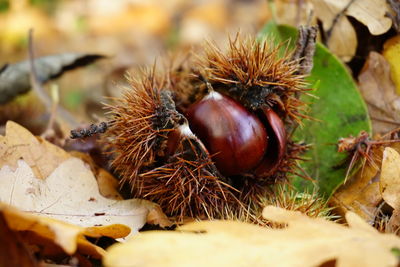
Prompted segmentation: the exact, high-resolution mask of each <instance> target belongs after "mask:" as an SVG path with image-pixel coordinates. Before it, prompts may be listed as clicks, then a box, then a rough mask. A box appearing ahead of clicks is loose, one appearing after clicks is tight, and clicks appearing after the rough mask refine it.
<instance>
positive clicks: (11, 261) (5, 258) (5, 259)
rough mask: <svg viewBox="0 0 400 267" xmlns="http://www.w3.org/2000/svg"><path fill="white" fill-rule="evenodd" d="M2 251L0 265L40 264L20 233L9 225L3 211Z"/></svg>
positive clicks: (27, 266)
mask: <svg viewBox="0 0 400 267" xmlns="http://www.w3.org/2000/svg"><path fill="white" fill-rule="evenodd" d="M0 251H1V253H0V266H23V267H31V266H32V267H33V266H38V264H37V262H36V260H35V259H34V258H33V257H32V254H31V253H30V251H29V250H28V248H27V246H26V244H24V242H23V241H22V240H21V238H20V236H19V234H18V233H17V232H15V231H12V230H11V229H10V228H9V227H8V225H7V222H6V220H5V218H4V215H3V213H1V212H0Z"/></svg>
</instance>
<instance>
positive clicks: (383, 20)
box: [325, 0, 392, 35]
mask: <svg viewBox="0 0 400 267" xmlns="http://www.w3.org/2000/svg"><path fill="white" fill-rule="evenodd" d="M325 1H329V2H331V3H333V2H334V3H336V4H338V3H340V4H341V5H342V6H343V7H344V6H345V5H346V4H347V3H348V2H349V0H325ZM387 12H389V7H388V6H387V4H386V0H356V1H354V3H353V4H352V5H351V6H350V7H349V8H348V9H347V11H346V15H348V16H352V17H354V18H355V19H356V20H358V21H359V22H361V23H362V24H364V25H365V26H367V27H368V30H369V32H370V33H371V34H373V35H380V34H384V33H385V32H387V31H388V30H389V29H390V27H392V20H391V19H390V18H389V17H387V16H386V13H387Z"/></svg>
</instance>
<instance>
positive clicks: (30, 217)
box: [0, 203, 104, 258]
mask: <svg viewBox="0 0 400 267" xmlns="http://www.w3.org/2000/svg"><path fill="white" fill-rule="evenodd" d="M0 211H1V212H2V213H3V215H4V217H5V219H6V221H7V224H8V226H9V227H10V228H11V229H12V230H14V231H31V232H34V233H36V234H37V235H39V236H41V237H43V238H46V239H48V240H53V242H54V243H55V244H57V245H59V246H60V247H61V248H62V249H63V250H64V251H65V252H66V253H67V254H69V255H71V254H73V253H75V252H76V251H77V249H78V248H79V250H83V251H85V252H87V253H85V254H89V255H91V256H93V257H95V258H101V257H102V256H103V255H104V250H103V249H102V248H100V247H98V246H95V245H94V244H92V243H90V242H88V241H87V240H86V239H85V237H84V235H85V236H91V237H100V236H102V233H101V232H100V231H97V232H93V231H90V230H89V231H86V229H85V228H83V227H80V226H76V225H72V224H68V223H65V222H62V221H59V220H55V219H52V218H47V217H44V216H37V215H34V214H29V213H27V212H21V211H19V210H17V209H16V208H14V207H11V206H9V205H5V204H2V203H0Z"/></svg>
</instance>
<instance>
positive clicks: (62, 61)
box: [0, 53, 104, 104]
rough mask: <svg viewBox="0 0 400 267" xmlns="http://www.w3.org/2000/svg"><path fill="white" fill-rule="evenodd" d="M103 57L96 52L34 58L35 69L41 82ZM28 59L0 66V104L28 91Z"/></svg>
mask: <svg viewBox="0 0 400 267" xmlns="http://www.w3.org/2000/svg"><path fill="white" fill-rule="evenodd" d="M101 58H104V56H102V55H97V54H80V53H64V54H57V55H51V56H45V57H41V58H38V59H35V69H36V72H37V75H38V78H39V79H40V81H41V82H45V81H48V80H51V79H54V78H57V77H59V76H61V75H62V74H63V73H64V72H66V71H68V70H72V69H76V68H78V67H82V66H86V65H88V64H90V63H93V62H95V61H96V60H98V59H101ZM29 75H30V67H29V61H28V60H26V61H22V62H19V63H15V64H9V65H4V66H3V67H0V104H4V103H7V102H8V101H10V100H12V99H13V98H14V97H16V96H17V95H19V94H23V93H26V92H28V91H29V89H30V88H31V83H30V80H29Z"/></svg>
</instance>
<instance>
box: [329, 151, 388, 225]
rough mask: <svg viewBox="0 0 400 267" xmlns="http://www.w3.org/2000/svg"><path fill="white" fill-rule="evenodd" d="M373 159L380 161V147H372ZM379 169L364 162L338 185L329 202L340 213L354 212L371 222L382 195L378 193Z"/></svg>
mask: <svg viewBox="0 0 400 267" xmlns="http://www.w3.org/2000/svg"><path fill="white" fill-rule="evenodd" d="M371 154H374V155H376V158H374V160H375V161H380V159H379V158H380V157H381V156H382V149H380V148H378V149H373V151H372V153H371ZM378 175H379V169H376V168H375V167H373V166H371V165H370V164H368V163H366V165H365V166H364V168H360V169H359V170H358V171H357V173H356V174H355V175H354V176H352V177H351V179H349V180H348V181H347V182H346V183H345V184H344V185H342V186H340V187H339V188H338V189H337V190H336V192H335V193H334V194H333V196H332V197H331V199H330V204H331V205H332V206H334V207H336V212H338V213H339V214H341V215H344V214H346V213H347V212H348V211H352V212H355V213H356V214H358V215H359V216H360V217H361V218H363V219H364V220H365V221H367V222H369V223H373V222H374V220H375V217H376V215H377V213H378V211H379V204H380V203H381V201H382V196H381V194H380V193H379V180H377V179H376V177H377V176H378Z"/></svg>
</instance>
